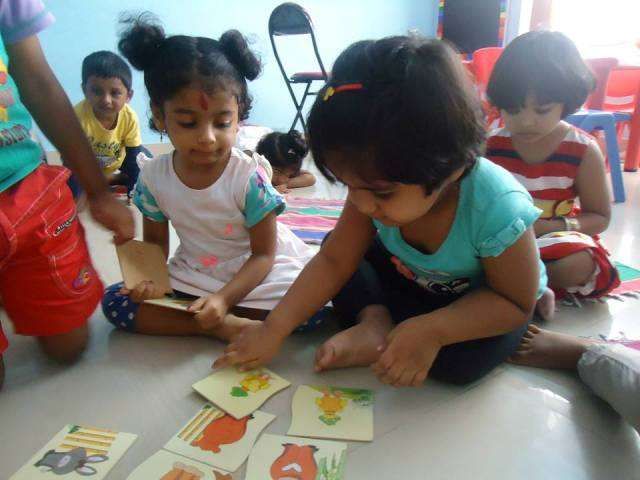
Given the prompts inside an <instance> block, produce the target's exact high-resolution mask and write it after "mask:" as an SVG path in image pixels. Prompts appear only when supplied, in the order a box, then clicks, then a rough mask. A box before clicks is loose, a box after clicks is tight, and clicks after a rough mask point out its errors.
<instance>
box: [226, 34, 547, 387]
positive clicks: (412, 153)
mask: <svg viewBox="0 0 640 480" xmlns="http://www.w3.org/2000/svg"><path fill="white" fill-rule="evenodd" d="M471 92H472V90H471V88H470V85H469V84H468V82H467V80H466V75H465V72H464V71H463V67H462V65H461V64H460V63H459V61H458V60H457V58H456V55H455V53H454V52H453V51H452V50H451V48H449V47H448V46H447V45H446V44H445V43H443V42H440V41H438V40H427V39H425V38H422V37H419V36H410V37H404V36H399V37H390V38H385V39H382V40H378V41H362V42H358V43H355V44H353V45H352V46H350V47H349V48H348V49H347V50H346V51H344V52H343V53H342V54H341V55H340V57H339V58H338V59H337V60H336V63H335V65H334V67H333V69H332V76H331V80H330V82H329V83H328V84H327V85H326V86H325V87H324V88H323V90H322V91H321V92H320V94H319V95H318V98H317V100H316V102H315V104H314V105H313V108H312V110H311V113H310V114H309V122H308V125H309V138H310V145H311V151H312V154H313V158H314V160H315V162H316V164H317V166H318V167H319V169H320V170H321V172H322V173H323V174H324V175H325V176H326V177H327V178H328V179H329V180H332V181H333V180H336V181H339V182H341V183H343V184H345V185H346V186H347V187H348V189H349V193H348V197H347V202H346V205H345V209H344V212H343V214H342V216H341V218H340V220H339V222H338V224H337V226H336V228H335V230H334V231H333V232H332V234H331V236H330V237H329V238H328V240H327V241H326V242H325V244H324V246H323V247H322V249H321V250H320V252H319V253H318V254H317V255H316V256H315V257H314V258H313V259H312V260H311V262H310V263H309V264H308V265H307V266H306V268H305V269H304V270H303V272H302V273H301V275H300V277H299V278H298V279H297V280H296V282H295V283H294V284H293V286H292V287H291V289H290V290H289V292H288V293H287V295H286V296H285V297H284V299H283V300H282V301H281V302H280V303H279V305H278V306H277V307H276V308H275V309H274V310H273V311H272V312H271V313H270V314H269V316H268V317H267V318H266V320H265V321H264V322H263V323H261V324H256V325H252V326H249V327H247V328H246V329H244V330H243V331H242V333H241V334H240V335H239V336H238V337H237V338H236V339H235V340H234V341H233V342H232V343H231V344H230V345H229V346H228V348H227V350H226V351H225V354H224V356H223V357H221V358H220V359H218V361H217V362H216V364H217V365H225V364H239V365H241V366H243V367H247V368H249V367H253V366H255V365H258V364H261V363H265V362H268V361H269V360H270V359H271V358H272V357H273V356H274V355H276V353H277V352H278V350H279V348H280V346H281V344H282V342H283V341H284V339H285V338H286V337H287V335H288V334H289V333H290V332H291V331H293V330H294V329H295V328H296V326H297V325H299V324H301V323H302V322H304V321H305V319H306V318H308V317H310V316H311V315H312V314H313V313H314V312H315V311H316V310H317V309H318V308H319V307H320V306H322V305H324V304H325V302H327V301H328V300H331V299H333V304H334V307H335V310H336V312H337V314H338V316H339V318H340V319H341V320H342V322H343V325H344V327H345V330H343V331H342V332H340V333H338V334H337V335H335V336H333V337H332V338H330V339H329V340H328V341H327V342H326V343H324V345H322V346H321V347H320V348H319V349H318V351H317V355H316V360H315V368H316V370H317V371H320V370H325V369H329V368H336V367H346V366H356V365H359V366H367V365H370V366H371V367H372V369H373V371H374V372H375V373H376V375H377V376H378V377H379V378H380V380H381V381H383V382H385V383H388V384H391V385H394V386H406V385H413V386H417V385H420V384H422V382H423V381H424V380H425V378H426V377H427V375H429V376H431V377H435V378H438V379H441V380H445V381H449V382H453V383H460V384H462V383H467V382H470V381H474V380H476V379H478V378H480V377H481V376H482V375H484V374H486V373H487V372H489V371H490V370H491V369H493V368H494V367H495V366H497V365H498V364H500V363H501V362H503V361H504V360H505V359H507V358H508V357H509V356H510V355H511V354H512V353H513V352H514V351H515V350H516V347H517V346H518V343H519V342H520V339H521V337H522V335H523V333H524V332H525V330H526V327H527V323H528V321H529V319H530V317H531V314H532V311H533V308H534V306H535V303H536V299H537V298H538V297H539V296H540V295H541V293H542V291H543V290H544V288H545V285H546V275H545V270H544V266H543V265H542V264H541V262H540V260H539V256H538V251H537V249H536V244H535V237H534V234H533V231H532V229H531V225H532V224H533V223H534V222H535V220H536V219H537V218H538V215H539V214H540V210H538V209H537V208H536V207H534V205H533V203H532V200H531V197H530V196H529V194H528V193H527V191H526V190H525V189H524V188H523V187H522V186H521V185H520V184H519V183H518V182H517V181H516V180H515V179H514V178H513V177H512V176H511V175H510V174H509V173H508V172H507V171H506V170H503V169H502V168H501V167H498V166H496V165H495V164H493V163H492V162H490V161H488V160H486V159H484V158H480V157H479V156H478V155H479V151H480V147H481V144H482V142H483V140H484V128H483V126H482V123H481V120H480V119H479V117H478V115H477V111H478V110H477V104H476V101H475V99H474V97H473V94H472V93H471Z"/></svg>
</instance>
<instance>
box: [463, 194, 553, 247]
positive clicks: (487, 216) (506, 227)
mask: <svg viewBox="0 0 640 480" xmlns="http://www.w3.org/2000/svg"><path fill="white" fill-rule="evenodd" d="M540 213H542V211H541V210H540V209H539V208H537V207H536V206H535V205H534V204H533V200H532V199H531V196H530V195H529V194H528V193H526V192H520V191H511V192H507V193H504V194H502V195H500V196H499V197H498V198H496V199H494V200H493V201H492V202H490V203H489V205H488V206H487V208H486V209H485V210H484V222H483V224H482V227H481V228H480V231H479V232H478V235H477V237H476V238H477V240H476V250H477V251H478V255H479V256H480V257H497V256H499V255H500V254H502V252H504V251H505V250H506V249H507V248H509V247H510V246H511V245H513V244H514V243H516V241H517V240H518V239H519V238H520V237H521V236H522V234H523V233H524V232H525V230H527V228H529V227H530V226H531V225H533V223H534V222H535V221H536V220H537V219H538V217H539V216H540Z"/></svg>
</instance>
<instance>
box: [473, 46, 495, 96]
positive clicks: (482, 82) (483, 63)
mask: <svg viewBox="0 0 640 480" xmlns="http://www.w3.org/2000/svg"><path fill="white" fill-rule="evenodd" d="M502 50H503V48H502V47H487V48H481V49H479V50H476V51H475V52H473V57H472V60H471V61H472V62H473V73H474V75H475V77H476V83H477V85H478V88H479V90H480V93H481V94H482V95H483V96H484V94H485V92H486V91H487V85H488V84H489V78H490V77H491V72H493V67H494V65H495V64H496V62H497V61H498V58H499V57H500V55H501V54H502Z"/></svg>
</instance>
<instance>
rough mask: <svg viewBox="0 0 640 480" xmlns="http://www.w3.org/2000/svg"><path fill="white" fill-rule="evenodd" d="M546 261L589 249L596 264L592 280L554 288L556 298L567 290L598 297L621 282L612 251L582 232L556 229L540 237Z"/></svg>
mask: <svg viewBox="0 0 640 480" xmlns="http://www.w3.org/2000/svg"><path fill="white" fill-rule="evenodd" d="M536 243H537V244H538V248H539V249H540V257H541V258H542V261H543V262H545V263H546V262H552V261H554V260H560V259H561V258H565V257H568V256H569V255H572V254H574V253H578V252H582V251H588V252H589V253H590V254H591V257H592V258H593V261H594V262H595V264H596V269H595V271H594V272H593V275H592V277H591V279H590V280H589V281H588V282H587V283H586V284H585V285H581V286H578V287H574V288H570V289H567V290H564V289H559V290H554V292H555V294H556V297H558V298H562V297H564V296H565V295H566V294H567V293H572V294H574V295H577V296H581V297H588V298H598V297H601V296H603V295H606V294H607V293H609V292H610V291H611V290H613V289H614V288H616V287H618V286H619V285H620V278H619V276H618V270H616V267H615V266H614V265H613V263H612V262H611V260H610V258H609V252H608V251H607V249H606V248H604V246H602V244H601V243H600V241H599V240H598V239H597V238H594V237H591V236H589V235H586V234H584V233H580V232H554V233H548V234H547V235H543V236H541V237H539V238H538V239H536Z"/></svg>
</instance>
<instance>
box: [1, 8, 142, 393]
mask: <svg viewBox="0 0 640 480" xmlns="http://www.w3.org/2000/svg"><path fill="white" fill-rule="evenodd" d="M52 21H53V17H52V15H51V14H50V13H49V12H48V11H47V10H46V9H45V8H44V6H43V4H42V2H41V0H8V1H5V2H0V34H1V37H2V38H1V39H0V296H2V299H3V302H4V308H5V310H6V312H7V314H8V316H9V318H10V319H11V322H12V323H13V325H14V329H15V332H16V333H18V334H21V335H32V336H35V337H37V338H38V341H39V343H40V346H41V347H42V349H43V350H44V352H45V353H47V354H48V355H49V356H50V357H52V358H53V359H56V360H58V361H62V362H69V361H72V360H74V359H76V358H77V357H78V356H79V355H80V354H81V353H82V351H83V350H84V348H85V347H86V344H87V339H88V328H87V320H88V318H89V316H90V315H91V314H92V313H93V311H94V310H95V307H96V305H97V304H98V302H99V301H100V298H101V297H102V283H101V282H100V279H99V278H98V275H97V273H96V271H95V270H94V268H93V265H92V264H91V259H90V257H89V251H88V249H87V244H86V242H85V238H84V231H83V229H82V225H81V224H80V223H79V221H78V219H77V213H76V208H75V203H74V202H73V199H72V195H71V191H70V190H69V188H68V187H67V178H68V177H69V174H70V173H69V171H68V170H67V169H66V168H64V167H57V166H49V165H45V164H42V163H41V151H40V148H39V146H38V145H37V144H36V143H35V142H34V141H33V140H32V139H31V137H30V134H29V132H30V130H31V128H32V120H31V116H30V114H29V111H30V112H31V113H32V114H33V116H34V117H35V118H36V120H37V121H38V124H39V126H40V127H41V128H42V130H43V131H44V133H45V134H46V135H47V136H48V137H49V138H50V139H51V140H52V142H53V143H54V144H55V146H56V147H57V148H58V150H59V151H60V153H61V155H62V157H63V158H64V159H65V161H66V163H67V164H68V165H69V166H70V168H72V169H73V171H74V173H75V174H76V176H77V177H78V179H79V181H80V183H81V184H82V186H83V187H84V189H85V190H86V191H87V193H88V199H89V205H90V209H91V214H92V215H93V217H94V219H95V220H96V221H98V222H99V223H101V224H102V225H103V226H105V227H107V228H108V229H110V230H112V231H113V232H114V234H115V241H116V243H121V242H123V241H126V240H128V239H130V238H132V237H133V233H134V229H133V217H132V216H131V213H130V212H129V211H128V209H127V208H126V207H125V206H124V205H122V204H121V203H119V202H118V201H117V200H115V199H113V198H112V196H111V195H110V194H109V191H108V188H107V185H106V182H105V180H104V177H103V175H102V173H101V171H100V169H99V167H98V164H97V162H96V160H95V157H94V156H93V153H92V151H91V147H90V146H89V144H88V143H87V140H86V138H85V136H84V133H83V132H82V129H81V128H80V125H79V124H78V121H77V119H76V116H75V114H74V112H73V109H72V107H71V105H70V103H69V100H68V98H67V96H66V95H65V93H64V91H63V90H62V88H61V87H60V85H59V83H58V82H57V80H56V78H55V76H54V75H53V73H52V71H51V70H50V68H49V65H48V64H47V61H46V59H45V57H44V54H43V52H42V50H41V48H40V43H39V41H38V37H37V36H36V34H37V33H38V32H40V31H41V30H42V29H44V28H45V27H46V26H48V25H49V24H51V23H52ZM9 62H11V63H9ZM14 80H15V82H14ZM18 87H19V91H18ZM22 101H24V105H23V103H22ZM25 105H26V106H27V107H28V109H29V110H27V108H26V107H25ZM7 346H8V342H7V339H6V337H5V336H4V333H3V332H2V329H1V328H0V386H1V385H2V382H3V380H4V363H3V360H2V354H3V353H4V351H5V350H6V348H7Z"/></svg>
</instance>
